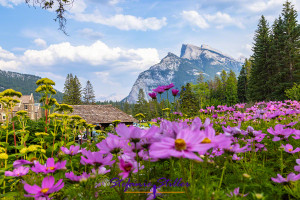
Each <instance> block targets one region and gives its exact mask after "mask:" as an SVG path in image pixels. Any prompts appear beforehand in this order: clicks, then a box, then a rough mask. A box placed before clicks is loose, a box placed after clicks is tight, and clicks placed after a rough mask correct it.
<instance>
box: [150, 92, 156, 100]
mask: <svg viewBox="0 0 300 200" xmlns="http://www.w3.org/2000/svg"><path fill="white" fill-rule="evenodd" d="M148 94H149V96H150V97H151V98H152V99H156V96H157V94H156V93H155V92H151V93H148Z"/></svg>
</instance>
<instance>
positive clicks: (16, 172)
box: [5, 166, 29, 177]
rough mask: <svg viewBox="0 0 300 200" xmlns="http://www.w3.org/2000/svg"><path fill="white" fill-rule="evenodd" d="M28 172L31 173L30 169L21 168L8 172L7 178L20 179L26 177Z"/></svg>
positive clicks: (6, 173)
mask: <svg viewBox="0 0 300 200" xmlns="http://www.w3.org/2000/svg"><path fill="white" fill-rule="evenodd" d="M28 171H29V168H28V167H23V166H19V167H18V168H16V169H14V170H13V171H12V172H11V171H6V172H5V176H14V177H20V176H24V175H26V174H27V173H28Z"/></svg>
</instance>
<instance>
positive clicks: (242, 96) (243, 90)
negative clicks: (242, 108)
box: [237, 59, 251, 102]
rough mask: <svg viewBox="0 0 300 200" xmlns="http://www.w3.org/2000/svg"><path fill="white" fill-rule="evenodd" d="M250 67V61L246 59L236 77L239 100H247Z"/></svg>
mask: <svg viewBox="0 0 300 200" xmlns="http://www.w3.org/2000/svg"><path fill="white" fill-rule="evenodd" d="M250 69H251V61H250V60H248V59H246V60H245V63H244V65H243V67H242V69H241V71H240V75H239V77H238V84H237V93H238V99H239V102H247V93H248V82H249V72H250Z"/></svg>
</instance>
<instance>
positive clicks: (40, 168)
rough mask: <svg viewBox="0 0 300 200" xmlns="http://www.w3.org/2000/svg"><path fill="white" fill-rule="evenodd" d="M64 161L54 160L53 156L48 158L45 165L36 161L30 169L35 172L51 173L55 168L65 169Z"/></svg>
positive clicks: (65, 161)
mask: <svg viewBox="0 0 300 200" xmlns="http://www.w3.org/2000/svg"><path fill="white" fill-rule="evenodd" d="M66 163H67V160H64V161H62V162H57V163H55V162H54V158H48V160H47V162H46V164H45V165H41V164H40V163H39V162H36V163H35V164H34V166H33V167H32V168H31V170H32V171H33V172H35V173H44V174H48V173H53V172H55V171H56V170H60V169H66Z"/></svg>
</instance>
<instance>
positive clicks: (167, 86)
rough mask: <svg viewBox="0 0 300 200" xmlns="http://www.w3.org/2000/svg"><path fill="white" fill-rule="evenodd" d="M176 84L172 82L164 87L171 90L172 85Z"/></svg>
mask: <svg viewBox="0 0 300 200" xmlns="http://www.w3.org/2000/svg"><path fill="white" fill-rule="evenodd" d="M174 86H175V85H174V84H173V83H171V84H169V85H164V86H163V87H164V89H165V90H167V91H168V90H169V89H171V88H172V87H174Z"/></svg>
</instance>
